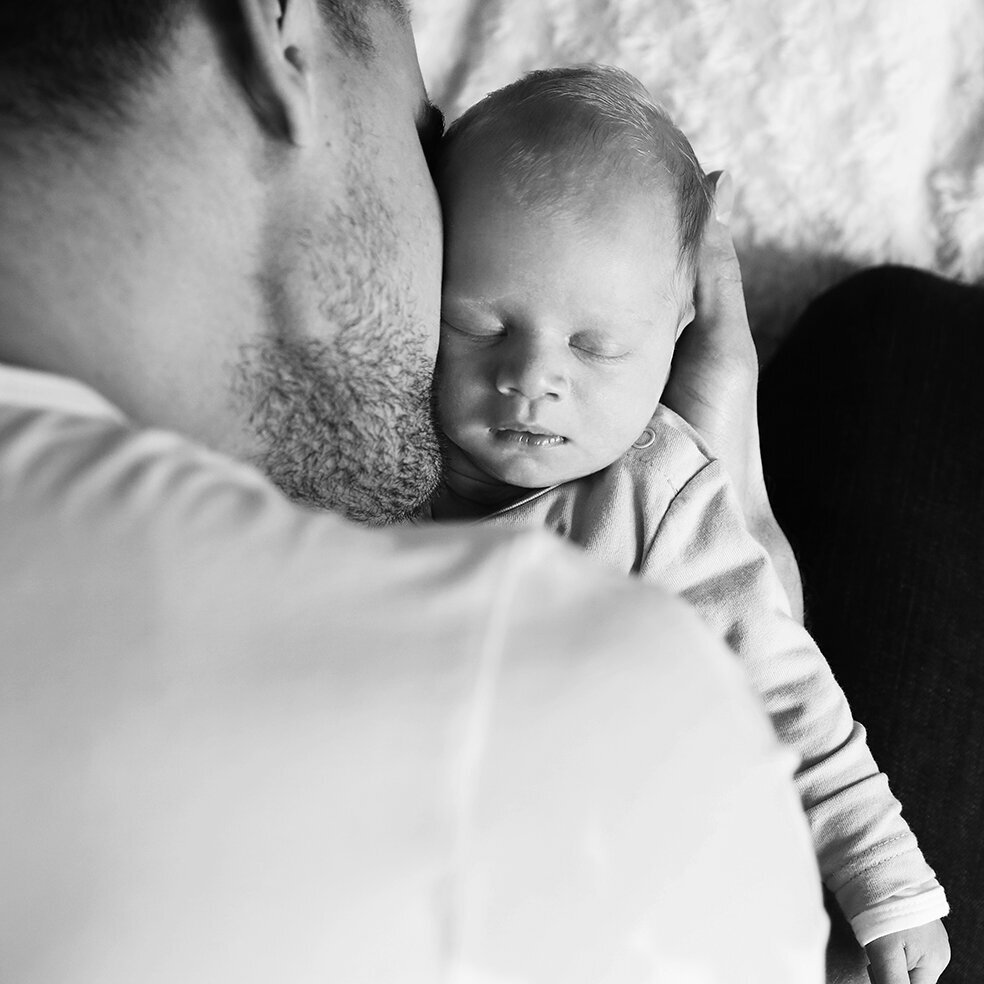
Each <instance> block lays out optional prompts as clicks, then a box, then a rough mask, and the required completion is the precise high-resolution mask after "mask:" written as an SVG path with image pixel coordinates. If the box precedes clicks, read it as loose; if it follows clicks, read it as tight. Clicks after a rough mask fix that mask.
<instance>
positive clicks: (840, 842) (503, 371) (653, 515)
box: [432, 67, 948, 980]
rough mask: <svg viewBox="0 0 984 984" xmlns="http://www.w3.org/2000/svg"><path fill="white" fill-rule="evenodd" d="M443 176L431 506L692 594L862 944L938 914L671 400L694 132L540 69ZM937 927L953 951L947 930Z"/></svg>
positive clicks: (703, 193)
mask: <svg viewBox="0 0 984 984" xmlns="http://www.w3.org/2000/svg"><path fill="white" fill-rule="evenodd" d="M437 182H438V188H439V191H440V194H441V198H442V203H443V208H444V216H445V236H446V238H445V275H444V276H445V279H444V294H443V304H442V327H441V345H440V353H439V356H438V372H437V380H436V395H437V413H438V419H439V422H440V426H441V429H442V430H443V432H444V435H445V437H446V449H447V474H446V480H445V486H444V488H443V489H442V490H441V492H440V493H439V494H438V496H437V497H436V498H435V500H434V502H433V503H432V513H433V516H434V517H435V518H437V519H460V518H468V517H472V518H477V517H484V519H485V521H486V522H489V523H494V524H499V525H523V526H528V525H542V526H546V527H547V528H549V529H552V530H555V531H556V532H558V533H559V534H561V535H562V536H565V537H569V538H570V539H572V540H574V541H575V542H577V543H579V544H581V545H582V546H583V547H585V548H586V549H587V550H589V551H591V552H592V553H595V554H597V555H598V556H599V557H600V558H601V559H602V560H604V561H605V562H606V563H608V564H609V565H611V566H613V567H615V568H617V569H619V570H621V571H624V572H626V573H635V574H638V575H640V576H642V577H644V578H646V579H648V580H650V581H653V582H655V583H657V584H660V585H662V586H663V587H664V588H666V589H667V590H669V591H671V592H674V593H676V594H679V595H681V596H683V597H684V598H686V599H687V600H688V601H689V602H690V603H691V604H692V605H694V606H695V608H696V609H697V610H698V612H699V613H700V614H701V616H702V617H703V618H704V620H705V621H706V622H707V623H709V624H710V625H711V626H712V627H713V628H714V629H715V630H717V631H718V632H719V633H720V634H721V636H722V637H723V638H724V639H725V640H726V641H727V643H728V644H729V645H730V646H731V648H732V649H733V650H734V652H735V653H736V654H737V655H738V657H739V658H740V659H741V660H742V661H743V662H744V664H745V666H746V668H747V670H748V673H749V676H750V678H751V680H752V682H753V684H754V685H755V687H756V688H757V689H758V691H759V693H760V694H761V696H762V698H763V700H764V702H765V705H766V708H767V710H768V711H769V713H770V714H771V716H772V719H773V723H774V725H775V727H776V730H777V732H778V734H779V736H780V737H781V739H782V740H783V741H785V742H787V743H789V744H791V745H793V746H794V747H795V748H796V750H797V751H798V752H799V755H800V757H801V760H802V766H801V768H800V770H799V772H798V774H797V781H798V785H799V790H800V793H801V796H802V799H803V804H804V807H805V809H806V813H807V816H808V819H809V822H810V826H811V829H812V832H813V836H814V840H815V844H816V849H817V855H818V859H819V863H820V868H821V872H822V875H823V877H824V880H825V882H826V884H827V886H828V887H829V888H830V890H831V891H832V892H834V894H835V895H836V897H837V900H838V902H839V904H840V906H841V907H842V909H843V910H844V912H845V914H846V915H847V917H848V918H849V919H850V921H851V924H852V927H853V929H854V932H855V935H856V936H857V938H858V940H859V941H860V943H861V944H862V945H866V946H867V945H868V944H871V943H872V941H874V940H876V939H879V938H882V937H886V936H888V935H889V934H895V933H899V932H901V931H903V930H906V931H911V930H914V928H915V927H927V928H928V927H929V924H931V923H934V922H935V921H936V920H938V919H939V918H940V917H942V916H944V915H945V914H946V913H947V911H948V910H947V903H946V899H945V896H944V893H943V889H942V888H941V887H940V885H939V883H938V882H937V881H936V878H935V875H934V873H933V871H932V870H931V869H930V868H929V867H928V865H927V864H926V862H925V860H924V859H923V857H922V854H921V852H920V851H919V848H918V846H917V844H916V840H915V837H914V836H913V834H912V833H911V831H910V830H909V828H908V826H907V825H906V824H905V822H904V821H903V820H902V818H901V816H900V812H899V810H900V808H899V804H898V802H897V801H896V800H895V799H894V798H893V796H892V795H891V793H890V791H889V789H888V784H887V781H886V779H885V777H884V775H882V774H881V773H880V772H879V771H878V768H877V766H876V765H875V763H874V761H873V759H872V757H871V754H870V752H869V751H868V748H867V745H866V742H865V732H864V729H863V728H862V727H861V726H860V725H858V724H856V723H855V722H854V721H853V720H852V717H851V713H850V709H849V708H848V705H847V702H846V700H845V698H844V695H843V693H842V692H841V690H840V688H839V687H838V685H837V683H836V682H835V681H834V678H833V676H832V674H831V672H830V669H829V667H828V666H827V663H826V661H825V660H824V658H823V656H822V655H821V654H820V652H819V651H818V649H817V647H816V645H815V644H814V642H813V640H812V639H811V638H810V636H809V635H808V634H807V632H806V631H805V630H804V629H803V628H802V626H801V625H799V624H798V623H797V622H796V621H795V620H794V619H793V618H792V617H791V616H790V612H789V603H788V600H787V597H786V595H785V593H784V591H783V589H782V587H781V585H780V583H779V580H778V578H777V576H776V574H775V571H774V569H773V568H772V566H771V563H770V561H769V558H768V555H767V554H766V552H765V551H764V549H763V548H762V547H761V546H760V545H759V544H758V543H757V542H756V541H755V539H754V538H753V537H752V536H751V535H750V534H749V532H748V531H747V529H746V527H745V523H744V520H743V517H742V512H741V508H740V506H739V504H738V502H737V499H736V497H735V495H734V492H733V490H732V488H731V486H730V483H729V479H728V477H727V475H726V473H725V472H724V469H723V467H722V465H721V464H720V462H718V461H716V460H715V459H714V457H713V455H712V453H711V452H710V450H709V449H708V448H707V447H706V446H705V445H704V443H703V442H702V440H701V438H700V437H699V436H698V435H697V434H696V432H695V431H694V430H693V429H692V428H690V427H689V426H688V425H687V424H686V423H685V422H684V421H683V420H682V419H681V418H680V417H678V416H677V415H676V414H674V413H673V412H672V411H670V410H669V409H667V408H666V407H663V406H660V405H659V399H660V395H661V393H662V390H663V387H664V385H665V383H666V380H667V377H668V374H669V369H670V362H671V358H672V354H673V349H674V344H675V342H676V339H677V337H678V336H679V334H680V332H681V331H682V330H683V328H684V327H685V326H686V325H687V324H688V323H689V322H690V321H691V320H692V319H693V317H694V301H693V299H694V284H695V270H696V261H697V255H698V252H699V249H700V244H701V236H702V232H703V229H704V225H705V223H706V220H707V217H708V214H709V211H710V207H711V193H710V190H709V189H710V185H709V183H708V181H707V178H706V177H705V175H704V173H703V171H702V170H701V168H700V166H699V165H698V163H697V160H696V158H695V156H694V153H693V150H692V149H691V147H690V144H689V142H688V141H687V139H686V137H684V135H683V134H682V133H681V132H680V130H679V129H677V128H676V127H675V126H674V125H673V123H672V122H671V121H670V119H669V118H668V117H667V115H666V114H665V113H664V112H663V111H662V110H661V109H659V108H658V107H657V106H655V105H654V104H653V103H652V101H651V100H650V99H649V97H648V95H647V93H646V91H645V89H644V88H643V87H642V86H641V85H640V84H639V83H638V82H637V81H636V80H635V79H633V78H632V77H631V76H629V75H627V74H626V73H624V72H621V71H618V70H615V69H610V68H601V67H580V68H570V69H558V70H552V71H547V72H534V73H532V74H531V75H528V76H526V77H525V78H523V79H521V80H520V81H518V82H516V83H514V84H512V85H510V86H507V87H506V88H504V89H501V90H499V91H498V92H495V93H492V94H491V95H490V96H488V97H486V98H485V99H484V100H482V101H481V102H480V103H478V104H477V105H476V106H473V107H472V108H471V109H470V110H469V111H468V112H467V113H465V114H464V116H462V117H461V118H460V119H459V120H458V121H457V122H456V123H455V124H454V125H453V126H452V127H451V129H450V130H449V131H448V134H447V137H446V140H445V144H444V148H443V152H442V159H441V161H440V162H439V165H438V173H437ZM698 726H699V724H697V723H696V722H695V727H698ZM694 781H695V782H699V781H700V777H699V776H695V777H694ZM719 890H724V891H730V890H731V888H730V887H722V888H720V889H719ZM934 933H935V936H934V935H933V934H934ZM928 935H929V936H930V937H932V938H934V939H939V938H942V941H943V942H942V943H941V944H939V946H940V947H945V934H944V933H943V930H942V928H941V927H936V928H934V929H933V930H932V931H931V932H929V933H928ZM931 948H932V945H931V946H930V949H931ZM869 952H871V951H869ZM903 963H904V958H903ZM944 963H945V960H944ZM892 979H893V980H894V979H895V978H892ZM900 979H904V980H907V979H908V978H907V977H904V978H900ZM927 979H928V978H927ZM935 979H936V978H935V977H933V978H932V980H935Z"/></svg>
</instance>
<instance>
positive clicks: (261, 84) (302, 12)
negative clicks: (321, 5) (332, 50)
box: [235, 0, 318, 147]
mask: <svg viewBox="0 0 984 984" xmlns="http://www.w3.org/2000/svg"><path fill="white" fill-rule="evenodd" d="M235 2H236V3H237V5H238V6H239V8H240V12H241V14H242V24H243V31H244V35H245V37H244V42H245V43H244V51H243V58H244V59H245V60H246V65H245V66H244V68H245V72H244V84H245V86H246V89H247V92H248V94H249V97H250V100H251V102H252V103H253V107H254V109H255V110H256V113H257V115H258V116H259V117H260V119H261V121H262V123H263V125H264V126H265V127H266V128H267V129H268V130H269V131H270V132H272V133H276V134H278V135H280V136H283V137H286V139H288V140H289V141H290V142H291V143H293V144H296V145H297V146H299V147H305V146H308V145H310V144H311V143H313V142H314V139H315V134H316V131H317V113H316V107H315V103H314V93H315V86H314V79H313V76H312V71H313V66H314V64H315V58H314V50H313V49H314V45H315V44H316V43H317V38H318V25H317V24H316V23H315V19H316V17H317V13H316V10H315V4H314V0H235Z"/></svg>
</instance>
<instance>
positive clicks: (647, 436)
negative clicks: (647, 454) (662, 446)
mask: <svg viewBox="0 0 984 984" xmlns="http://www.w3.org/2000/svg"><path fill="white" fill-rule="evenodd" d="M655 440H656V431H654V430H653V429H652V427H647V428H646V429H645V430H644V431H643V432H642V433H641V434H640V435H639V436H638V437H637V438H636V440H635V443H634V444H633V445H632V447H634V448H635V449H636V451H645V450H646V448H648V447H651V446H652V444H653V442H654V441H655Z"/></svg>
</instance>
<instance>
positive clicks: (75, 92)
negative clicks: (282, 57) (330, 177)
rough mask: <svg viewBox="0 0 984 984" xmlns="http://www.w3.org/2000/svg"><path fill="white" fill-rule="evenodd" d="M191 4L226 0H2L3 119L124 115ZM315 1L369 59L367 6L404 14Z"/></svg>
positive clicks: (348, 43)
mask: <svg viewBox="0 0 984 984" xmlns="http://www.w3.org/2000/svg"><path fill="white" fill-rule="evenodd" d="M196 2H200V3H201V4H202V6H203V8H204V9H206V10H207V11H211V12H213V13H214V14H215V15H216V16H222V9H223V7H224V6H225V5H226V4H227V3H228V2H229V0H0V119H6V120H17V121H19V122H20V123H22V124H24V123H26V124H31V123H32V122H36V123H39V124H42V125H43V124H45V123H46V122H54V123H55V124H56V125H57V124H65V123H66V122H67V123H71V122H72V121H73V120H74V119H76V118H77V117H78V115H79V111H82V116H83V117H84V116H85V111H86V110H89V111H91V112H92V113H94V114H98V115H102V116H109V117H117V118H118V117H120V116H125V112H126V106H127V103H128V96H129V95H130V93H131V91H132V90H133V89H134V88H135V87H139V86H140V84H141V83H142V82H143V81H144V80H145V79H147V78H148V77H150V76H152V75H153V73H155V72H157V71H160V70H161V68H162V67H163V65H164V64H165V63H166V55H167V46H168V41H169V40H170V39H171V38H172V37H173V35H174V33H175V29H176V27H177V25H178V24H179V23H180V21H181V19H182V17H184V16H185V15H186V14H187V13H188V11H189V10H190V9H191V8H192V7H193V6H194V4H195V3H196ZM317 3H318V7H319V8H320V10H321V13H322V15H323V17H324V19H325V22H326V23H327V25H328V27H329V28H330V30H332V31H333V33H334V35H335V37H336V38H337V39H338V41H339V43H340V44H341V45H342V46H343V47H344V48H346V49H347V50H349V51H352V52H354V53H356V54H358V55H360V56H362V57H366V58H367V57H369V56H371V54H372V52H373V42H372V32H371V30H370V27H369V24H368V20H367V18H366V12H367V10H368V9H370V8H371V7H373V6H376V7H381V8H384V9H387V10H389V11H391V12H392V13H393V14H395V15H396V16H397V17H398V18H400V20H401V21H404V22H405V21H407V20H408V18H409V14H408V11H407V8H406V5H405V4H404V3H403V2H402V0H317Z"/></svg>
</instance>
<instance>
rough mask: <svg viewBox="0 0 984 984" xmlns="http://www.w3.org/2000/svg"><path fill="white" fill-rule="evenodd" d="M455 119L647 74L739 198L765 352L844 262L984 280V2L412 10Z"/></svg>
mask: <svg viewBox="0 0 984 984" xmlns="http://www.w3.org/2000/svg"><path fill="white" fill-rule="evenodd" d="M414 26H415V31H416V35H417V43H418V48H419V52H420V60H421V64H422V66H423V70H424V76H425V80H426V82H427V84H428V86H429V88H430V91H431V94H432V96H433V98H434V100H435V102H437V103H438V104H439V105H440V106H441V107H442V108H443V109H444V110H445V112H446V114H447V115H448V117H449V118H453V117H454V116H456V115H458V114H459V113H460V112H461V111H462V110H463V109H464V108H465V107H467V106H468V105H470V104H471V103H472V102H474V101H475V100H476V99H479V98H480V97H481V96H483V95H484V94H485V93H486V92H488V91H490V90H492V89H494V88H497V87H498V86H500V85H502V84H504V83H505V82H508V81H510V80H512V79H513V78H516V77H517V76H518V75H520V74H521V73H523V72H525V71H528V70H529V69H533V68H541V67H545V66H549V65H557V64H571V63H577V62H584V61H597V62H606V63H608V64H613V65H618V66H620V67H622V68H625V69H628V70H629V71H631V72H632V73H634V74H635V75H637V76H638V77H639V78H640V79H641V80H642V81H643V82H644V83H645V84H646V85H647V86H648V87H649V90H650V92H651V93H652V94H653V96H654V97H655V98H656V99H658V100H659V101H660V102H662V103H663V104H664V105H665V106H666V108H667V109H668V110H669V111H670V112H671V113H672V114H673V116H674V117H675V119H676V120H677V122H678V123H679V124H680V126H681V127H682V128H683V129H684V130H685V131H686V133H687V134H688V136H689V137H690V138H691V140H692V142H693V144H694V147H695V149H696V151H697V154H698V157H699V158H700V159H701V161H702V163H704V165H705V167H706V168H707V169H712V168H719V167H726V168H727V169H728V170H730V171H731V173H732V175H733V177H734V179H735V183H736V188H737V192H738V201H737V206H736V211H735V217H734V219H733V222H732V225H733V229H734V232H735V236H736V240H737V243H738V249H739V254H740V256H741V259H742V266H743V270H744V275H745V281H746V290H747V294H748V302H749V310H750V313H751V316H752V322H753V325H754V327H755V330H756V335H757V338H758V341H759V343H760V347H761V349H762V351H763V354H767V353H768V352H769V351H770V350H771V349H772V347H773V346H774V344H775V341H776V340H777V338H779V337H780V336H781V335H782V333H783V332H784V331H785V330H786V328H787V327H788V326H789V324H790V323H791V321H792V319H793V318H794V317H795V316H796V314H797V313H798V312H799V311H800V310H801V309H802V307H803V305H804V304H805V303H806V302H807V301H808V300H809V299H810V298H811V297H812V296H814V295H815V294H816V293H818V292H819V291H820V290H821V289H822V288H823V287H825V286H827V285H828V284H830V283H832V282H834V281H835V280H837V279H839V278H840V277H842V276H843V275H844V274H846V273H847V272H849V271H850V270H852V269H854V268H857V267H862V266H867V265H870V264H875V263H883V262H901V263H908V264H912V265H915V266H919V267H923V268H925V269H929V270H934V271H937V272H940V273H943V274H947V275H949V276H954V277H957V278H959V279H963V280H970V281H976V280H984V2H982V0H416V3H415V15H414Z"/></svg>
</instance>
